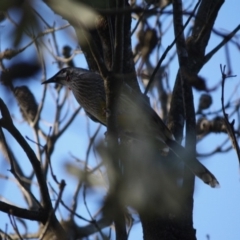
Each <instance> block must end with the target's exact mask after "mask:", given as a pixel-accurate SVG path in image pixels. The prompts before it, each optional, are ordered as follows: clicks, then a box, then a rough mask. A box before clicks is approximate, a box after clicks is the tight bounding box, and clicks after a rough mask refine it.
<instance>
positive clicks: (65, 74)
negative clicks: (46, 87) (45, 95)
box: [42, 67, 89, 87]
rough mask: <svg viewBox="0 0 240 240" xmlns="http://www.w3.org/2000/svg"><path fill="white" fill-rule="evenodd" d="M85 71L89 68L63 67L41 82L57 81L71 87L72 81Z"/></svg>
mask: <svg viewBox="0 0 240 240" xmlns="http://www.w3.org/2000/svg"><path fill="white" fill-rule="evenodd" d="M86 72H89V70H87V69H84V68H73V67H67V68H63V69H61V70H60V71H59V72H57V73H56V74H55V75H54V76H53V77H51V78H50V79H48V80H46V81H44V82H42V84H47V83H58V84H61V85H64V86H68V87H72V84H74V81H75V80H76V79H78V78H79V77H80V76H81V75H82V74H84V73H86Z"/></svg>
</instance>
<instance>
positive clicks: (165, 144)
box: [42, 67, 219, 187]
mask: <svg viewBox="0 0 240 240" xmlns="http://www.w3.org/2000/svg"><path fill="white" fill-rule="evenodd" d="M46 83H58V84H61V85H64V86H67V87H69V88H70V89H71V90H72V92H73V94H74V96H75V98H76V100H77V101H78V103H79V104H80V105H81V106H82V107H83V108H84V109H85V111H86V113H87V114H88V116H89V117H90V118H91V119H92V120H94V121H98V122H100V123H101V124H103V125H107V117H106V94H105V88H104V82H103V79H102V77H101V75H100V74H98V73H96V72H91V71H89V70H87V69H83V68H73V67H67V68H63V69H62V70H60V71H59V72H58V73H57V74H55V75H54V76H53V77H52V78H50V79H48V80H47V81H44V82H43V83H42V84H46ZM117 124H118V128H119V129H120V131H122V132H125V133H126V134H129V135H130V136H131V134H132V135H133V136H135V137H136V136H141V137H142V138H143V137H144V136H146V137H148V138H149V136H151V138H154V140H156V141H157V143H158V146H159V147H160V149H164V148H169V149H171V150H172V152H173V153H174V154H175V155H176V156H177V157H178V158H180V159H181V160H182V161H183V162H184V164H185V165H186V166H187V167H188V168H189V169H190V170H191V171H192V172H193V174H195V175H196V176H197V177H199V178H200V179H201V180H202V181H203V182H205V183H206V184H209V185H210V186H211V187H216V186H218V185H219V183H218V181H217V179H216V178H215V176H214V175H213V174H212V173H211V172H210V171H209V170H208V169H207V168H206V167H204V166H203V165H202V164H201V163H200V162H199V161H198V160H197V159H196V158H195V159H188V157H187V156H188V152H187V151H186V149H185V148H184V147H182V146H181V145H180V144H178V143H177V142H176V141H175V140H174V137H173V134H172V133H171V131H170V130H169V129H168V127H167V126H166V125H165V124H164V122H163V121H162V120H161V118H160V117H159V116H158V115H157V113H156V112H155V111H154V110H153V109H152V108H151V107H150V106H149V104H148V103H147V101H146V100H145V99H144V98H143V97H142V96H141V94H138V93H136V92H135V91H134V90H133V89H132V88H131V87H130V86H128V85H127V84H126V83H124V84H123V86H122V89H121V93H120V97H119V103H118V110H117Z"/></svg>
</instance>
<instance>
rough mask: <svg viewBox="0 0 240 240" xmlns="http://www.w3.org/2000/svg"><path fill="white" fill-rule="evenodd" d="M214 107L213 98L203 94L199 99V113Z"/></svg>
mask: <svg viewBox="0 0 240 240" xmlns="http://www.w3.org/2000/svg"><path fill="white" fill-rule="evenodd" d="M211 105H212V97H211V95H209V94H202V95H201V97H200V99H199V104H198V111H202V110H204V109H208V108H209V107H210V106H211Z"/></svg>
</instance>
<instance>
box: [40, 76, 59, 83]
mask: <svg viewBox="0 0 240 240" xmlns="http://www.w3.org/2000/svg"><path fill="white" fill-rule="evenodd" d="M55 82H56V77H55V76H53V77H51V78H49V79H48V80H46V81H44V82H42V84H46V83H55Z"/></svg>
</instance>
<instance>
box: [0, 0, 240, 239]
mask: <svg viewBox="0 0 240 240" xmlns="http://www.w3.org/2000/svg"><path fill="white" fill-rule="evenodd" d="M187 2H189V1H187ZM38 4H39V6H40V5H41V8H40V7H39V8H38V10H39V11H40V12H41V11H42V13H44V15H46V16H49V14H51V17H50V18H48V21H49V23H51V21H53V20H55V21H56V22H57V24H59V25H64V24H65V21H64V20H62V19H61V18H60V17H59V16H57V15H53V14H52V12H51V10H49V9H48V8H47V7H45V6H44V5H43V4H42V3H41V4H40V3H38ZM239 9H240V2H239V1H238V0H232V1H225V3H224V5H223V6H222V9H221V11H220V12H219V15H218V18H217V21H216V24H215V26H214V28H215V29H216V30H218V31H221V32H226V33H228V32H229V31H231V30H233V29H234V28H235V27H236V26H237V25H238V24H240V17H239ZM14 17H15V18H16V20H17V16H14ZM135 23H136V22H135V21H134V20H133V25H134V24H135ZM3 25H4V23H3ZM3 30H4V31H3ZM0 31H1V50H4V49H6V48H9V47H11V42H10V41H9V31H8V30H7V27H6V26H3V27H1V29H0ZM67 31H68V35H71V34H72V33H73V31H72V30H71V28H70V29H69V30H67ZM171 33H172V32H171V31H169V33H168V34H167V35H166V38H165V37H164V38H163V45H164V47H167V45H168V44H169V43H170V42H171V41H172V35H171ZM239 34H240V33H238V36H239ZM56 37H57V39H60V40H59V48H60V49H61V47H62V46H64V45H66V44H68V45H71V46H72V47H73V48H75V47H77V41H76V39H74V37H67V35H66V32H64V31H59V32H58V33H57V34H56ZM49 38H50V37H49ZM220 41H221V38H219V37H218V36H216V35H214V34H212V37H211V40H210V42H209V45H208V47H207V52H208V51H210V50H211V49H212V48H213V47H214V46H216V45H217V44H218V43H219V42H220ZM238 42H239V40H238ZM24 43H25V42H24V41H23V43H22V44H23V45H24ZM134 43H135V42H134V39H133V45H134ZM42 50H43V51H44V52H43V53H44V54H46V57H45V61H46V63H47V65H48V68H47V77H51V76H52V75H53V74H55V73H56V71H58V69H57V65H56V64H53V58H52V57H51V56H50V55H49V54H47V51H46V49H44V48H43V49H42ZM34 51H35V49H34V47H32V48H29V49H28V50H27V51H26V52H25V53H24V54H21V55H20V56H19V59H26V60H27V59H28V57H29V55H31V54H32V53H34ZM229 51H230V56H231V59H232V61H231V64H232V71H233V72H232V74H234V75H237V77H235V78H231V79H228V80H227V81H226V88H225V99H226V100H228V99H229V97H231V96H232V97H233V99H238V98H239V94H240V91H239V89H238V88H236V86H237V85H238V84H239V82H240V81H239V80H240V68H239V62H240V52H239V49H237V48H236V47H235V46H233V45H229ZM74 61H75V63H76V65H77V66H79V67H87V65H86V62H85V61H84V57H83V55H78V56H77V57H76V58H75V59H74ZM174 61H175V62H174V64H173V65H171V67H170V79H171V81H170V85H171V87H172V86H173V81H174V79H175V75H176V73H177V70H178V63H177V60H176V59H175V60H174ZM10 63H11V62H10V61H6V62H5V64H6V66H7V65H8V64H10ZM220 64H223V65H224V64H227V63H226V58H225V51H224V49H222V50H220V51H219V52H218V53H217V54H216V55H215V56H214V57H213V58H212V59H211V61H210V62H209V63H208V64H207V65H206V66H205V67H204V68H203V69H202V70H201V72H200V76H202V77H204V78H205V79H206V82H207V85H208V87H209V88H211V87H213V86H215V85H216V84H217V83H218V82H219V81H220V80H221V72H220V67H219V66H220ZM40 82H41V75H38V76H36V78H35V79H33V81H32V82H31V84H30V86H29V87H30V88H31V89H32V91H33V92H34V95H35V96H36V98H37V100H38V101H40V99H41V95H42V91H43V87H42V85H40ZM53 92H54V91H53V89H52V90H51V91H50V90H48V93H47V103H46V104H45V106H44V111H43V114H42V119H44V120H45V121H44V122H42V123H41V126H43V128H44V129H45V130H46V131H47V129H48V128H49V126H50V125H51V122H53V119H54V115H53V109H54V101H53V97H52V94H51V93H53ZM53 94H54V93H53ZM0 95H1V97H3V99H4V101H5V102H6V103H7V104H8V105H9V106H11V108H10V109H11V113H13V114H14V117H15V119H16V121H15V122H16V125H17V127H18V128H19V130H20V131H21V133H22V134H23V135H24V136H29V137H30V138H33V134H32V132H31V130H30V129H29V127H28V126H27V124H26V123H21V122H20V120H21V118H22V117H21V115H20V113H19V112H18V108H17V105H16V103H15V102H14V101H13V100H12V96H7V95H6V94H5V89H4V87H2V86H1V87H0ZM199 96H200V94H199V92H196V91H194V100H195V104H196V106H197V103H198V99H199ZM70 99H71V101H72V103H71V104H70V108H69V109H67V107H66V111H68V110H70V111H71V112H73V111H74V107H73V106H75V107H77V106H78V105H77V103H76V102H75V101H74V99H73V97H71V98H70ZM213 101H214V102H213V105H212V106H211V108H210V111H215V110H218V109H219V108H220V104H221V103H220V101H221V92H220V89H219V91H217V92H215V93H214V95H213ZM10 104H11V105H10ZM235 118H236V116H235ZM231 120H232V119H231ZM236 120H237V119H236ZM46 122H47V123H46ZM97 127H98V125H97V124H96V123H93V122H91V121H89V120H88V119H87V118H86V117H85V113H84V112H83V111H81V112H80V114H79V116H78V117H77V118H76V119H75V121H74V122H73V124H72V125H71V126H70V127H69V129H68V131H66V133H65V134H64V135H63V137H62V139H60V140H59V142H58V143H57V145H56V148H55V149H56V152H55V153H54V154H53V156H52V163H53V167H54V170H55V173H56V174H57V175H58V176H61V177H62V178H64V179H65V180H66V182H67V186H66V189H65V191H64V196H63V197H64V200H65V201H66V202H67V203H69V204H70V202H71V195H72V191H73V190H74V187H75V184H76V179H75V178H74V177H72V176H70V175H69V174H66V171H65V167H64V166H65V164H66V162H73V163H75V164H77V163H76V162H74V159H73V158H72V157H71V156H70V153H71V154H73V155H75V156H77V157H78V158H79V159H85V152H86V148H87V146H88V141H86V139H87V138H88V133H89V132H90V134H91V135H92V134H93V133H94V131H95V129H96V128H97ZM104 132H105V128H104V127H102V128H101V130H100V133H99V138H101V137H103V136H104ZM5 133H6V132H5ZM6 136H7V139H8V141H9V142H11V144H12V146H14V150H15V151H16V152H17V154H18V155H19V156H21V158H22V160H21V161H23V162H24V170H25V171H26V172H29V171H30V164H29V163H28V160H27V158H26V156H25V154H24V153H23V152H22V150H21V149H20V148H19V147H18V146H17V144H16V143H15V141H13V139H12V138H10V136H9V135H8V134H7V133H6ZM226 137H227V136H226V134H212V135H210V136H208V137H207V138H206V140H204V141H203V142H200V143H199V144H198V145H197V151H198V152H199V153H201V152H210V151H211V150H213V149H215V147H216V146H219V145H220V144H221V143H222V142H223V141H224V140H225V139H226ZM66 143H70V144H69V145H68V144H66ZM228 144H230V143H228ZM31 146H32V147H33V148H34V149H35V146H34V144H31ZM98 160H99V159H98V156H97V155H96V154H95V152H94V151H93V152H91V154H90V164H91V165H92V166H94V165H96V162H97V161H98ZM200 160H202V163H203V164H204V165H205V166H207V167H208V168H209V170H211V171H212V172H213V173H214V175H215V176H216V177H217V178H218V180H219V182H220V184H221V186H220V188H218V189H211V188H210V187H209V186H207V185H205V184H203V183H202V182H201V181H199V180H198V179H196V188H195V194H194V226H195V228H196V229H197V239H198V240H204V239H207V238H206V235H207V234H208V235H209V236H210V239H211V240H226V239H231V240H238V239H240V230H239V226H238V224H239V222H240V207H239V202H240V183H239V177H240V175H239V162H238V159H237V155H236V153H235V151H234V150H231V151H230V152H227V153H224V154H215V155H214V156H213V157H208V158H203V159H200ZM0 165H1V172H0V173H1V174H4V175H8V176H9V177H11V174H10V173H9V172H7V169H9V166H7V165H6V163H5V162H4V160H2V159H0ZM0 184H1V185H2V188H1V189H0V196H4V197H6V198H8V199H9V200H10V201H12V202H13V203H14V204H16V205H19V206H21V207H26V206H25V205H24V202H23V201H22V200H21V199H17V198H16V196H17V194H19V192H18V190H17V187H16V185H15V183H14V182H13V181H11V180H9V181H6V180H2V179H0ZM102 191H103V192H105V190H104V188H103V189H102ZM34 192H37V189H34ZM100 196H102V193H101V194H100ZM88 201H89V203H90V208H91V211H92V213H94V212H95V211H96V210H97V209H98V206H99V205H98V202H99V191H96V192H93V193H92V194H90V196H89V198H88ZM78 211H79V212H81V214H83V215H85V216H87V217H88V218H89V216H88V215H87V212H86V209H85V206H84V205H81V204H80V206H79V208H78ZM62 213H63V215H65V216H66V212H65V211H64V210H62ZM0 219H1V222H0V228H1V229H3V230H4V229H5V224H6V222H8V221H9V220H8V217H7V215H6V214H4V213H2V212H0ZM81 223H82V224H85V223H83V222H81ZM31 224H32V223H31ZM31 226H32V227H31V228H32V229H31V230H33V229H34V228H35V227H36V224H33V225H31ZM34 226H35V227H34ZM9 229H10V226H9ZM141 237H142V232H141V230H140V226H139V224H138V225H136V226H134V228H133V229H132V231H131V235H130V238H129V239H141Z"/></svg>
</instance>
